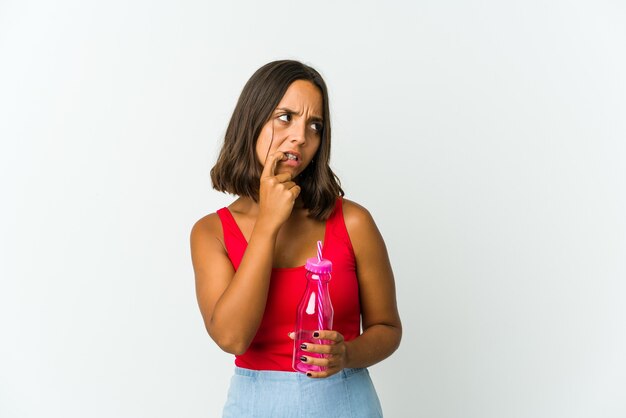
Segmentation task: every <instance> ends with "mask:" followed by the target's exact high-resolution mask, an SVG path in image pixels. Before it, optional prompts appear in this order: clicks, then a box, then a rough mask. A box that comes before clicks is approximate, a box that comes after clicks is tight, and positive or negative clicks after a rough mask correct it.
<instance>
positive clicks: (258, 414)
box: [222, 367, 383, 418]
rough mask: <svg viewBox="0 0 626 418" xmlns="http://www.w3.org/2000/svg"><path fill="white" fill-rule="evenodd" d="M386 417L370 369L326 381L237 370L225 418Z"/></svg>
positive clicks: (353, 371) (226, 406)
mask: <svg viewBox="0 0 626 418" xmlns="http://www.w3.org/2000/svg"><path fill="white" fill-rule="evenodd" d="M382 416H383V413H382V410H381V407H380V402H379V401H378V395H376V390H375V389H374V385H373V384H372V380H371V379H370V375H369V372H368V371H367V369H344V370H342V371H341V372H339V373H337V374H334V375H332V376H330V377H328V378H325V379H312V378H310V377H307V376H306V375H304V374H302V373H296V372H276V371H257V370H249V369H242V368H240V367H236V368H235V375H234V376H233V377H232V379H231V381H230V388H229V390H228V399H227V400H226V405H225V406H224V413H223V415H222V417H223V418H253V417H254V418H306V417H311V418H322V417H323V418H379V417H382Z"/></svg>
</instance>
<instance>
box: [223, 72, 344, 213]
mask: <svg viewBox="0 0 626 418" xmlns="http://www.w3.org/2000/svg"><path fill="white" fill-rule="evenodd" d="M296 80H307V81H310V82H311V83H313V84H314V85H315V86H317V88H318V89H319V90H320V92H321V94H322V101H323V104H322V118H323V128H322V133H321V142H320V146H319V148H318V150H317V152H316V153H315V156H314V157H313V160H312V161H311V163H310V164H309V165H308V166H307V167H306V168H305V169H304V171H303V172H302V173H300V175H299V176H298V178H297V183H298V186H300V187H301V189H302V191H301V193H300V196H301V197H302V201H303V202H304V207H305V208H307V209H309V212H310V216H311V217H313V218H316V219H319V220H326V219H328V217H329V216H330V214H331V213H332V211H333V208H334V206H335V201H336V199H337V197H338V196H343V195H344V192H343V190H342V188H341V183H340V181H339V178H338V177H337V176H336V175H335V173H333V171H332V170H331V169H330V166H329V161H330V111H329V105H328V90H327V88H326V83H325V82H324V79H322V76H321V75H320V74H319V73H318V72H317V71H316V70H315V69H313V68H311V67H309V66H308V65H305V64H302V63H301V62H298V61H292V60H281V61H273V62H270V63H268V64H265V65H264V66H263V67H261V68H259V69H258V70H257V71H256V72H255V73H254V74H253V75H252V77H250V80H248V82H247V83H246V85H245V86H244V88H243V90H242V92H241V95H240V96H239V100H238V102H237V105H236V106H235V110H234V112H233V115H232V117H231V119H230V123H229V124H228V128H227V129H226V135H225V136H224V144H223V145H222V149H221V151H220V154H219V157H218V158H217V162H216V163H215V166H214V167H213V168H212V169H211V181H212V182H213V188H214V189H215V190H218V191H220V192H226V193H230V194H233V195H237V196H247V197H250V198H252V199H254V201H255V202H256V201H258V199H259V181H260V177H261V172H262V171H263V166H262V165H261V163H260V162H259V161H258V159H257V157H256V151H255V148H256V147H255V146H256V141H257V139H258V137H259V135H260V133H261V129H262V128H263V125H265V123H266V122H267V121H268V120H269V119H270V117H271V115H272V113H273V112H274V109H275V108H276V106H278V103H279V102H280V100H281V99H282V97H283V95H284V94H285V92H286V91H287V89H288V88H289V86H290V85H291V83H293V82H294V81H296Z"/></svg>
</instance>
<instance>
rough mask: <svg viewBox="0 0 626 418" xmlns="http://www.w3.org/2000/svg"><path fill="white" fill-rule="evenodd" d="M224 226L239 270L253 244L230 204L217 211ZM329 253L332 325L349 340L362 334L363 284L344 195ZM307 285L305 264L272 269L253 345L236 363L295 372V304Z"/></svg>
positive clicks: (333, 219) (327, 240)
mask: <svg viewBox="0 0 626 418" xmlns="http://www.w3.org/2000/svg"><path fill="white" fill-rule="evenodd" d="M217 214H218V216H219V218H220V220H221V222H222V229H223V231H224V244H225V245H226V250H227V251H228V257H229V258H230V261H231V262H232V263H233V266H234V267H235V270H236V269H237V268H238V267H239V264H240V263H241V259H242V257H243V254H244V251H245V250H246V247H247V245H248V243H247V241H246V239H245V238H244V236H243V233H242V232H241V230H240V229H239V226H237V223H236V222H235V219H234V218H233V215H232V214H231V213H230V211H229V210H228V208H222V209H220V210H218V211H217ZM323 244H324V258H327V259H329V260H331V261H332V263H333V272H332V279H331V281H330V283H329V289H330V297H331V300H332V303H333V308H334V310H335V315H334V320H333V323H334V324H333V328H334V329H335V330H336V331H338V332H340V333H341V334H342V335H343V337H344V338H345V340H346V341H350V340H353V339H354V338H356V337H358V336H359V334H360V331H361V306H360V302H359V284H358V280H357V276H356V261H355V258H354V251H353V249H352V244H351V242H350V237H349V236H348V231H347V229H346V225H345V223H344V220H343V210H342V199H341V198H338V199H337V202H336V204H335V209H334V210H333V213H332V214H331V216H330V218H328V220H327V221H326V230H325V233H324V243H323ZM305 287H306V278H305V270H304V266H300V267H292V268H273V269H272V276H271V279H270V287H269V293H268V296H267V304H266V306H265V313H264V314H263V320H262V321H261V325H260V326H259V329H258V331H257V333H256V335H255V337H254V339H253V340H252V343H251V344H250V347H248V350H247V351H246V352H245V353H244V354H242V355H240V356H235V364H236V365H237V366H239V367H243V368H246V369H253V370H277V371H293V368H292V365H291V361H292V352H293V340H291V339H290V338H289V337H288V335H287V334H288V333H289V332H291V331H293V330H294V326H295V323H296V309H297V306H298V303H299V302H300V298H301V297H302V294H303V293H304V288H305Z"/></svg>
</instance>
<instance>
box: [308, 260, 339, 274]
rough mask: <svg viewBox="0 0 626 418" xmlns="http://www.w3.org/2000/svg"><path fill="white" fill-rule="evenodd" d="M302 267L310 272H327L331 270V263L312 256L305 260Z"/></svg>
mask: <svg viewBox="0 0 626 418" xmlns="http://www.w3.org/2000/svg"><path fill="white" fill-rule="evenodd" d="M304 268H305V269H307V270H308V271H310V272H312V273H317V274H328V273H330V272H331V271H332V270H333V263H332V262H331V261H330V260H327V259H325V258H322V259H321V260H320V259H318V258H317V257H312V258H309V259H308V260H306V265H305V266H304Z"/></svg>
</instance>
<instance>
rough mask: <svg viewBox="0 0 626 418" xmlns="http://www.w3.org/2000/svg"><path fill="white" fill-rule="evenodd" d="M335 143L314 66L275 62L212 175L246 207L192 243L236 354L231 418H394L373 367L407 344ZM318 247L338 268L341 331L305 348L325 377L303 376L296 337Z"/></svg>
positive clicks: (208, 308)
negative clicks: (295, 361)
mask: <svg viewBox="0 0 626 418" xmlns="http://www.w3.org/2000/svg"><path fill="white" fill-rule="evenodd" d="M330 138H331V136H330V114H329V105H328V92H327V89H326V84H325V83H324V80H323V79H322V77H321V76H320V75H319V73H318V72H317V71H315V70H314V69H313V68H311V67H309V66H307V65H304V64H302V63H300V62H297V61H288V60H285V61H275V62H271V63H269V64H266V65H265V66H263V67H261V68H260V69H259V70H257V71H256V73H254V75H253V76H252V77H251V78H250V80H249V81H248V82H247V84H246V85H245V87H244V89H243V91H242V93H241V96H240V98H239V101H238V103H237V106H236V107H235V111H234V113H233V116H232V118H231V120H230V123H229V125H228V129H227V131H226V135H225V138H224V144H223V147H222V150H221V152H220V155H219V157H218V160H217V163H216V164H215V167H213V169H212V170H211V179H212V181H213V187H214V188H215V189H216V190H218V191H222V192H227V193H230V194H233V195H236V196H238V198H237V199H236V200H235V201H234V202H233V203H232V204H231V205H230V206H228V207H227V208H222V209H220V210H218V211H217V213H212V214H210V215H207V216H205V217H203V218H202V219H200V220H199V221H198V222H197V223H196V224H195V225H194V227H193V229H192V232H191V253H192V260H193V266H194V271H195V277H196V292H197V298H198V304H199V306H200V310H201V312H202V316H203V318H204V323H205V325H206V329H207V331H208V332H209V335H210V336H211V338H212V339H213V340H214V341H215V342H216V343H217V345H218V346H219V347H220V348H221V349H222V350H224V351H226V352H228V353H232V354H234V355H235V365H236V367H235V375H234V376H233V378H232V380H231V386H230V389H229V392H228V400H227V402H226V406H225V407H224V417H252V416H254V417H308V416H311V417H316V418H319V417H378V416H382V411H381V408H380V404H379V402H378V397H377V396H376V392H375V391H374V387H373V385H372V383H371V380H370V377H369V373H368V372H367V369H366V367H368V366H370V365H372V364H375V363H377V362H379V361H381V360H383V359H384V358H386V357H388V356H389V355H391V353H393V352H394V351H395V350H396V348H397V347H398V345H399V343H400V338H401V334H402V329H401V324H400V318H399V315H398V310H397V306H396V296H395V285H394V279H393V273H392V270H391V266H390V263H389V258H388V255H387V251H386V248H385V244H384V241H383V238H382V237H381V235H380V233H379V231H378V229H377V227H376V224H375V223H374V221H373V219H372V217H371V216H370V214H369V212H368V211H367V210H366V209H365V208H363V207H362V206H360V205H358V204H356V203H354V202H351V201H349V200H347V199H344V198H343V195H344V192H343V190H342V189H341V187H340V184H339V180H338V179H337V177H336V176H335V174H334V173H333V172H332V170H331V169H330V166H329V159H330ZM317 241H323V246H324V247H323V248H324V250H323V251H324V258H328V259H329V260H331V261H332V263H333V272H332V280H331V281H330V283H329V289H330V290H329V291H330V295H331V299H332V303H333V307H334V310H335V316H334V326H333V328H334V329H333V330H318V331H317V337H318V338H317V339H314V340H313V341H311V342H309V343H306V344H303V346H302V348H303V349H304V351H306V352H309V353H312V355H311V356H303V357H302V358H301V360H302V361H304V362H306V363H308V364H313V365H319V366H324V367H325V370H323V371H319V372H309V373H307V374H306V375H305V374H302V373H297V372H295V371H294V370H293V369H292V352H293V340H292V338H293V334H292V331H293V330H294V326H295V321H296V310H297V305H298V303H299V301H300V297H301V296H302V294H303V292H304V288H305V286H306V279H305V270H304V264H305V262H306V260H307V258H309V257H314V256H315V255H316V251H317V246H316V242H317ZM361 326H362V332H361ZM322 340H325V341H322ZM323 342H325V343H323ZM314 353H323V354H326V356H323V357H322V358H318V356H315V355H314Z"/></svg>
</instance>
